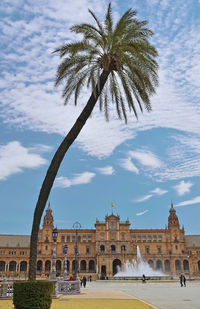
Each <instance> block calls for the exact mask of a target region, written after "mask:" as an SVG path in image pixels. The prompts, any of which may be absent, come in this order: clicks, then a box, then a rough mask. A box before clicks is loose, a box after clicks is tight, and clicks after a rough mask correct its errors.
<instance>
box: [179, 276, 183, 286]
mask: <svg viewBox="0 0 200 309" xmlns="http://www.w3.org/2000/svg"><path fill="white" fill-rule="evenodd" d="M180 285H181V287H182V286H183V275H182V274H181V275H180Z"/></svg>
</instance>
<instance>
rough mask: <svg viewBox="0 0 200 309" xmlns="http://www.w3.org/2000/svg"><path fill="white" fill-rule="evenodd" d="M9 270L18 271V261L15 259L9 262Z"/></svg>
mask: <svg viewBox="0 0 200 309" xmlns="http://www.w3.org/2000/svg"><path fill="white" fill-rule="evenodd" d="M9 271H16V262H15V261H11V262H10V263H9Z"/></svg>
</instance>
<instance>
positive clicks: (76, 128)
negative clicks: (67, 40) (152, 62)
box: [29, 71, 110, 280]
mask: <svg viewBox="0 0 200 309" xmlns="http://www.w3.org/2000/svg"><path fill="white" fill-rule="evenodd" d="M109 73H110V72H109V71H103V72H102V73H101V76H100V82H99V85H96V93H95V94H94V92H92V94H91V96H90V98H89V100H88V102H87V104H86V106H85V107H84V109H83V111H82V112H81V114H80V115H79V117H78V118H77V120H76V122H75V124H74V125H73V127H72V128H71V130H70V131H69V133H68V134H67V136H66V137H65V138H64V140H63V141H62V143H61V144H60V146H59V148H58V149H57V151H56V153H55V155H54V157H53V159H52V161H51V164H50V166H49V168H48V171H47V173H46V176H45V179H44V181H43V184H42V187H41V190H40V194H39V197H38V201H37V204H36V207H35V212H34V218H33V225H32V232H31V242H30V259H29V280H35V279H36V261H37V240H38V231H39V227H40V221H41V217H42V214H43V211H44V208H45V206H46V202H47V200H48V197H49V194H50V191H51V188H52V185H53V183H54V180H55V178H56V175H57V172H58V169H59V167H60V164H61V162H62V160H63V158H64V156H65V154H66V152H67V150H68V149H69V147H70V146H71V144H72V143H73V142H74V141H75V139H76V138H77V136H78V135H79V133H80V131H81V129H82V128H83V126H84V125H85V123H86V121H87V119H88V118H89V116H90V115H91V113H92V110H93V108H94V106H95V104H96V102H97V100H98V97H99V95H100V93H101V91H102V89H103V87H104V85H105V83H106V81H107V78H108V75H109Z"/></svg>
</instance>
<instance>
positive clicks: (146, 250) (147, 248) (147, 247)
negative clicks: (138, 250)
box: [145, 246, 150, 254]
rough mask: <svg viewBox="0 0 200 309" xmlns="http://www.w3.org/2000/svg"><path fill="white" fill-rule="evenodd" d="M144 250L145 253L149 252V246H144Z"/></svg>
mask: <svg viewBox="0 0 200 309" xmlns="http://www.w3.org/2000/svg"><path fill="white" fill-rule="evenodd" d="M145 252H146V254H149V253H150V248H149V246H146V247H145Z"/></svg>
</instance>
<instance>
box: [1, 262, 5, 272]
mask: <svg viewBox="0 0 200 309" xmlns="http://www.w3.org/2000/svg"><path fill="white" fill-rule="evenodd" d="M5 266H6V264H5V262H4V261H0V271H5Z"/></svg>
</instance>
